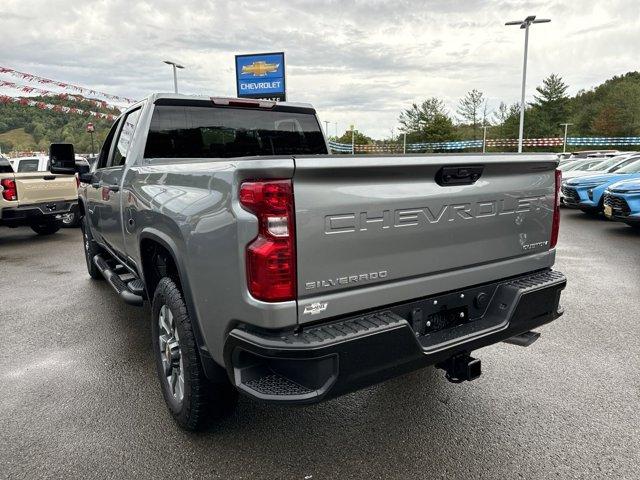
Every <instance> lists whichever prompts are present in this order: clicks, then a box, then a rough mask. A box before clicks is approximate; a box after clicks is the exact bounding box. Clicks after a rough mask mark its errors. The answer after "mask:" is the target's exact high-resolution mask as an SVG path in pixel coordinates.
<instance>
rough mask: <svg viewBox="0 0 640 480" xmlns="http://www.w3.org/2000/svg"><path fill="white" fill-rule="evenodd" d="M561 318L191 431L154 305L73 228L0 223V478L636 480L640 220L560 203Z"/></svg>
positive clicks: (245, 404)
mask: <svg viewBox="0 0 640 480" xmlns="http://www.w3.org/2000/svg"><path fill="white" fill-rule="evenodd" d="M562 216H563V218H562V224H561V239H560V244H559V249H558V259H557V264H556V268H557V269H558V270H560V271H562V272H564V273H565V274H566V275H567V277H568V281H569V284H568V287H567V289H566V290H565V292H564V294H563V301H562V304H563V306H564V307H565V311H566V313H565V315H564V316H563V317H561V318H560V319H559V320H558V321H556V322H555V323H552V324H550V325H547V326H546V327H543V328H542V329H541V330H540V331H541V332H542V337H541V339H540V340H539V341H538V342H537V343H536V344H534V345H533V346H531V347H530V348H528V349H523V348H520V347H516V346H512V345H507V344H499V345H494V346H492V347H489V348H486V349H483V350H480V351H478V352H477V355H476V356H477V357H478V358H481V359H482V362H483V370H484V373H483V375H482V377H481V378H480V379H478V380H477V381H474V382H472V383H467V384H461V385H453V384H450V383H448V382H447V381H446V380H445V379H444V377H443V375H442V372H440V371H437V370H435V369H427V370H423V371H419V372H416V373H412V374H409V375H406V376H403V377H401V378H397V379H394V380H392V381H389V382H387V383H385V384H381V385H377V386H375V387H372V388H369V389H367V390H364V391H361V392H357V393H354V394H350V395H347V396H344V397H341V398H338V399H335V400H332V401H329V402H327V403H323V404H320V405H316V406H312V407H305V408H299V407H298V408H283V407H274V406H268V405H262V404H258V403H255V402H253V401H251V400H247V399H241V400H240V404H239V407H238V408H237V410H236V411H235V413H234V415H233V416H231V417H230V418H227V419H225V420H224V421H223V422H222V423H221V424H219V425H217V426H212V428H211V429H210V430H209V431H207V432H204V433H200V434H187V433H184V432H182V431H181V430H179V429H178V427H177V426H176V425H175V424H174V423H173V421H172V419H171V418H170V416H169V414H168V413H167V411H166V409H165V405H164V402H163V399H162V396H161V393H160V389H159V388H158V385H157V380H156V373H155V369H154V365H153V361H152V357H151V346H150V326H149V321H148V311H147V310H146V309H137V308H134V307H129V306H126V305H124V304H123V303H121V302H120V301H119V300H118V299H117V298H116V296H115V295H114V294H113V292H112V291H111V290H110V289H109V287H108V286H107V285H106V283H104V282H95V281H91V280H90V279H89V277H88V275H87V273H86V269H85V265H84V258H83V256H82V246H81V239H80V231H79V230H75V229H70V230H62V231H60V232H58V233H57V234H55V235H53V236H51V237H48V238H38V237H36V235H35V234H33V233H32V231H31V230H30V229H22V228H21V229H14V230H11V229H7V228H3V229H1V230H0V273H1V277H0V278H1V280H0V319H1V320H0V322H1V326H2V329H1V330H2V335H1V336H0V339H1V340H0V362H1V365H2V368H1V369H0V378H1V379H2V384H3V392H2V395H1V396H0V422H1V425H2V426H1V428H0V452H2V453H1V454H0V477H6V478H36V477H39V478H42V477H47V478H103V477H105V478H106V477H108V478H131V477H136V478H139V479H140V478H225V479H228V478H260V479H262V478H264V479H282V478H299V479H309V478H313V479H325V478H448V479H450V478H603V477H610V478H638V476H637V475H638V471H639V469H640V348H639V340H638V339H639V338H640V315H639V313H640V307H638V301H639V299H640V231H637V230H633V229H631V228H629V227H626V226H624V225H622V224H614V223H612V222H607V221H604V220H598V219H593V218H589V217H587V216H586V215H583V214H582V213H580V212H576V211H566V210H565V211H564V212H563V215H562Z"/></svg>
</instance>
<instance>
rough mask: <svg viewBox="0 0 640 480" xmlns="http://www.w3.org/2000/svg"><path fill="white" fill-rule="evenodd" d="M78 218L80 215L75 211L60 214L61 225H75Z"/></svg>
mask: <svg viewBox="0 0 640 480" xmlns="http://www.w3.org/2000/svg"><path fill="white" fill-rule="evenodd" d="M79 220H80V216H79V215H78V214H77V213H76V212H69V213H65V214H64V215H63V216H62V226H64V227H77V226H78V223H79Z"/></svg>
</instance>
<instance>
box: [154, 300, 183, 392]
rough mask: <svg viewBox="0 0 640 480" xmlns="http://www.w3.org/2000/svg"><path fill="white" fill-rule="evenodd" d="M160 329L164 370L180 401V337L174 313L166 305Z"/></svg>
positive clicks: (159, 317)
mask: <svg viewBox="0 0 640 480" xmlns="http://www.w3.org/2000/svg"><path fill="white" fill-rule="evenodd" d="M158 331H159V334H158V345H159V346H160V359H161V360H162V371H163V373H164V377H165V380H166V381H167V385H168V387H169V392H171V394H172V395H173V398H174V399H175V400H176V401H177V402H179V403H180V402H182V399H183V398H184V368H183V364H182V355H181V352H180V337H179V335H178V329H177V326H176V322H175V320H174V317H173V313H171V310H170V309H169V307H167V306H166V305H162V307H160V313H159V314H158Z"/></svg>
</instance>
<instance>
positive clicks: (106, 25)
mask: <svg viewBox="0 0 640 480" xmlns="http://www.w3.org/2000/svg"><path fill="white" fill-rule="evenodd" d="M638 7H639V5H638V0H609V1H607V2H603V1H601V0H597V1H596V0H593V1H592V0H578V1H567V0H560V1H522V2H518V1H498V0H496V1H473V0H467V1H454V0H438V1H422V2H420V1H410V0H406V1H403V0H396V1H377V0H364V1H349V0H340V1H331V2H321V1H309V0H283V1H280V0H271V1H260V0H252V1H248V2H244V1H210V2H204V1H190V0H181V1H175V0H172V1H165V0H154V1H135V0H113V1H108V0H105V1H100V2H94V1H88V0H83V1H80V0H75V1H70V0H69V1H56V0H48V1H44V0H39V1H37V0H2V2H1V3H0V33H1V36H2V41H0V66H5V67H10V68H14V69H16V70H21V71H25V72H29V73H34V74H38V75H42V76H45V77H49V78H53V79H55V80H61V81H65V82H70V83H76V84H79V85H82V86H87V87H90V88H94V89H99V90H104V91H106V92H109V93H113V94H117V95H123V96H130V97H134V98H142V97H144V96H145V95H147V94H148V93H150V92H154V91H171V90H172V88H173V85H172V77H171V74H170V70H169V67H168V66H166V65H164V64H163V63H162V60H163V59H165V58H171V59H177V60H179V61H181V62H184V64H185V65H186V66H187V69H186V70H182V71H180V75H179V79H180V90H181V91H182V92H184V93H197V94H205V95H224V96H235V83H234V55H235V54H240V53H257V52H268V51H284V52H285V55H286V67H287V89H288V99H289V100H291V101H300V102H310V103H312V104H314V105H315V106H316V108H317V109H318V112H319V114H320V117H321V119H322V120H329V121H331V122H332V125H331V127H330V133H332V134H333V133H334V129H335V126H334V125H333V122H338V128H339V129H340V130H341V131H344V130H345V129H346V128H348V125H349V124H351V123H353V124H355V126H356V128H357V129H359V130H361V131H363V132H365V133H367V134H369V135H371V136H374V137H388V136H389V135H390V131H391V128H396V133H397V117H398V114H399V112H400V111H401V110H402V109H403V108H406V107H408V106H409V105H410V104H411V103H412V102H418V101H420V100H421V99H424V98H427V97H431V96H437V97H441V98H443V99H444V100H445V101H446V103H447V105H448V107H449V109H450V112H451V113H455V107H456V103H457V102H458V99H459V98H460V97H461V96H463V95H464V94H465V92H466V91H468V90H470V89H472V88H477V89H479V90H481V91H483V92H484V93H485V95H486V96H487V98H488V100H489V107H490V108H492V109H493V108H495V107H497V105H498V103H499V102H500V100H504V101H506V102H509V103H511V102H514V101H517V100H518V98H519V95H520V93H519V91H520V81H521V72H522V50H523V42H524V33H523V31H522V30H520V29H519V28H518V27H505V26H504V22H505V21H508V20H517V19H522V18H524V17H525V16H527V15H537V16H538V17H547V18H551V19H552V22H551V23H550V24H541V25H535V26H534V27H532V29H531V33H530V43H529V66H528V89H527V92H528V95H527V96H528V98H531V97H532V96H533V92H534V87H535V86H536V85H538V84H539V83H540V82H541V80H542V78H544V77H545V76H547V75H548V74H550V73H553V72H555V73H559V74H560V75H561V76H562V77H563V78H564V79H565V81H566V82H567V83H568V84H569V85H570V92H571V93H575V92H577V91H578V90H580V89H582V88H590V87H592V86H594V85H596V84H598V83H600V82H602V81H603V80H605V79H607V78H609V77H611V76H612V75H616V74H622V73H625V72H628V71H632V70H638V69H639V68H640V67H639V66H638V61H639V60H640V54H639V52H638V45H640V8H638ZM0 79H10V78H8V77H6V76H0Z"/></svg>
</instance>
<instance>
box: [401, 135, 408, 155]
mask: <svg viewBox="0 0 640 480" xmlns="http://www.w3.org/2000/svg"><path fill="white" fill-rule="evenodd" d="M402 135H403V137H404V138H403V139H402V153H403V154H405V155H406V154H407V132H403V133H402Z"/></svg>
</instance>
